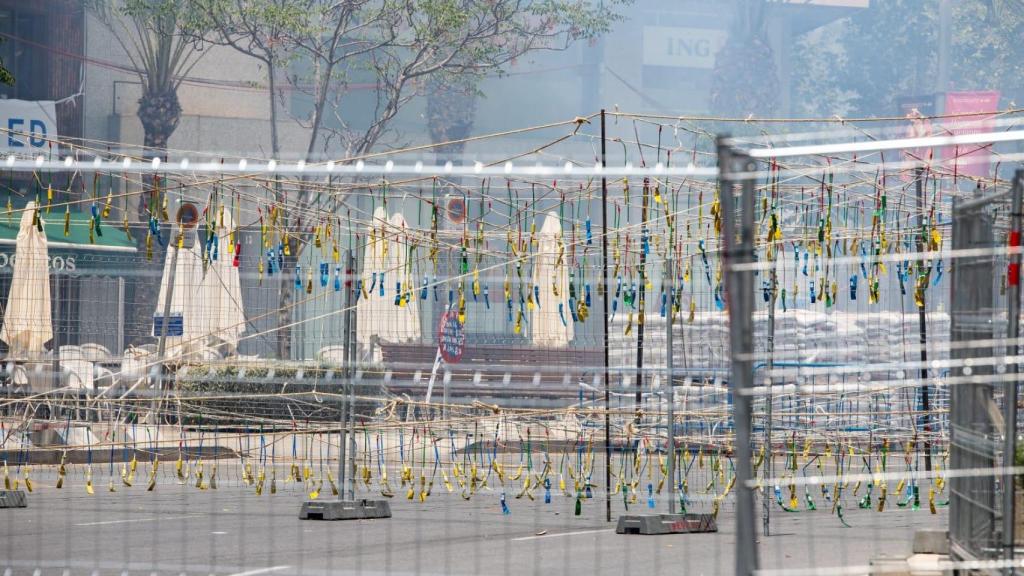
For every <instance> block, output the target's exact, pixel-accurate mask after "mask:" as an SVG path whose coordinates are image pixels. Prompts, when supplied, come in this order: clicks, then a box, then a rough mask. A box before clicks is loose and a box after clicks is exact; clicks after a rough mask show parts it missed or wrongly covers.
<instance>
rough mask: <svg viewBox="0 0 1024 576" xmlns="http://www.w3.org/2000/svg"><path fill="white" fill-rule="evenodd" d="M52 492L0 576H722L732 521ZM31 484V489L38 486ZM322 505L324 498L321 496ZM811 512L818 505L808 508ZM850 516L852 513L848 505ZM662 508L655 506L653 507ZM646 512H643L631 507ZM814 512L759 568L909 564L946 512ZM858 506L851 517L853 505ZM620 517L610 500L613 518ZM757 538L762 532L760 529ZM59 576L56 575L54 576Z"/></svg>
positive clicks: (224, 490) (221, 495)
mask: <svg viewBox="0 0 1024 576" xmlns="http://www.w3.org/2000/svg"><path fill="white" fill-rule="evenodd" d="M69 480H72V481H73V482H69V485H68V486H67V487H65V489H63V490H60V491H58V490H56V489H54V488H53V487H52V486H43V487H40V486H38V485H37V490H36V492H35V493H33V494H31V495H30V496H29V498H30V499H29V508H27V509H22V510H0V569H4V570H5V572H4V574H9V575H10V576H13V575H15V574H33V573H35V571H36V570H37V569H38V570H39V571H40V572H39V576H42V575H43V574H62V573H67V574H92V573H97V574H122V573H125V572H127V573H131V574H146V575H148V574H151V573H157V574H174V575H176V574H181V573H187V574H231V575H235V576H242V575H244V576H257V575H259V574H280V575H286V574H366V575H376V574H509V575H515V576H522V575H525V574H553V573H560V574H617V575H618V574H642V575H645V576H647V575H652V574H726V573H731V571H732V569H733V544H734V540H733V533H734V514H733V510H732V505H731V503H730V502H726V503H725V505H724V506H723V509H722V512H721V514H720V515H719V526H720V529H721V531H720V532H719V533H717V534H691V535H671V536H625V535H617V534H615V533H614V530H613V525H610V524H608V523H606V522H604V521H603V520H604V500H603V499H601V500H597V499H595V500H591V501H587V502H586V503H585V504H584V506H583V513H582V515H581V516H575V515H574V514H573V508H574V500H573V499H572V498H567V497H565V496H554V497H553V501H552V503H551V504H544V503H543V499H542V498H543V497H542V491H540V492H538V495H541V497H540V498H538V500H537V501H536V502H529V501H528V500H525V499H523V500H516V499H514V497H513V496H511V495H509V506H510V508H511V514H510V515H507V516H506V515H503V514H502V513H501V507H500V504H499V497H498V493H497V492H482V493H480V494H479V495H477V496H474V497H473V499H472V500H470V501H465V500H463V499H462V498H461V497H460V496H458V495H457V494H455V495H450V494H447V493H444V490H443V488H442V487H440V486H438V485H435V488H434V493H433V495H432V496H431V497H430V498H429V499H428V500H427V502H426V503H419V502H418V501H415V502H414V501H408V500H406V499H405V498H404V494H399V495H397V496H396V497H395V498H394V499H393V501H392V507H393V512H394V517H393V518H392V519H390V520H375V521H358V522H318V521H300V520H299V519H298V511H299V506H300V503H301V502H302V499H303V498H304V494H303V492H302V491H301V490H300V488H299V486H298V485H294V486H293V487H286V488H283V489H281V490H280V491H279V492H278V493H277V494H276V495H273V496H270V495H267V494H264V495H263V496H256V495H255V494H254V493H253V491H252V489H251V488H247V487H241V486H238V485H231V486H227V485H222V486H221V487H220V488H219V489H218V490H216V491H213V490H207V491H199V490H197V489H195V488H194V487H192V486H180V485H176V484H174V483H167V484H161V485H160V486H158V488H157V490H156V491H155V492H152V493H147V492H145V488H144V485H145V482H144V481H138V482H137V483H136V486H135V487H134V488H123V487H120V486H119V487H118V491H117V492H115V493H110V492H108V491H107V480H106V477H104V476H100V475H99V474H97V482H96V494H95V495H93V496H89V495H87V494H86V493H85V490H84V489H83V487H82V486H83V480H82V478H80V477H77V476H74V475H72V477H70V478H69ZM45 483H47V482H46V479H40V480H38V481H37V484H45ZM324 497H327V495H325V496H324ZM819 504H820V503H819ZM851 504H852V503H851ZM659 505H660V503H659ZM641 508H642V509H643V508H646V507H645V506H643V507H641ZM821 508H822V509H821V510H818V511H813V512H807V511H804V512H799V513H786V512H783V511H782V510H780V509H779V508H777V507H775V508H774V510H773V522H774V533H775V534H777V535H775V536H772V537H769V538H762V539H761V543H760V548H759V550H760V554H761V559H762V567H764V568H770V569H771V568H773V569H778V570H781V571H783V572H785V571H788V570H792V569H795V568H806V567H828V566H852V565H861V566H863V565H866V564H867V562H868V560H869V559H870V558H871V557H873V556H876V555H878V554H883V553H886V554H906V553H909V549H910V541H911V538H912V537H913V531H914V529H916V528H919V527H925V526H927V527H936V526H945V524H946V522H947V513H946V511H945V510H940V512H939V514H938V515H934V516H933V515H931V514H930V513H929V512H928V510H927V506H925V507H924V508H923V509H922V510H918V511H911V510H909V509H906V508H904V509H900V508H896V507H895V506H891V507H890V508H889V509H887V510H886V511H885V512H883V513H878V512H875V511H865V510H856V509H854V510H850V511H848V512H847V516H846V518H847V521H848V522H850V524H851V525H852V526H853V528H845V527H843V526H842V525H841V524H840V523H839V521H838V520H837V519H836V517H835V516H832V515H831V514H830V513H829V508H828V506H827V505H822V506H821ZM854 508H855V507H854ZM621 512H622V507H621V500H620V501H618V502H617V505H616V506H615V507H614V514H615V515H618V514H619V513H621ZM759 528H760V527H759ZM65 571H66V572H65Z"/></svg>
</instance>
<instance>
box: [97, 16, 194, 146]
mask: <svg viewBox="0 0 1024 576" xmlns="http://www.w3.org/2000/svg"><path fill="white" fill-rule="evenodd" d="M85 2H86V7H87V8H88V9H89V10H90V11H91V12H92V13H93V14H94V15H95V16H96V18H97V19H98V20H99V21H100V22H101V23H102V24H103V25H104V26H105V27H106V28H107V29H108V30H109V31H110V32H111V36H112V37H113V38H114V40H115V41H116V42H117V43H118V44H119V45H120V46H121V49H122V50H123V51H124V53H125V55H126V57H127V58H128V61H129V62H130V63H131V65H132V68H134V70H135V74H136V75H137V76H138V77H139V82H140V83H141V85H142V97H141V98H140V99H139V110H138V117H139V121H141V122H142V128H143V130H144V132H145V137H144V142H143V143H144V145H145V146H147V147H149V148H151V149H156V150H162V149H165V148H166V147H167V141H168V140H169V139H170V137H171V135H172V134H173V133H174V130H175V129H176V128H177V127H178V121H179V120H180V119H181V104H180V102H179V101H178V88H179V87H180V86H181V83H182V81H183V80H184V79H185V78H186V77H187V76H188V73H189V72H190V71H191V70H192V68H193V67H194V66H195V65H196V63H198V62H199V59H200V58H201V57H202V55H203V52H202V51H201V50H199V49H198V48H199V47H198V46H197V45H196V43H195V42H194V40H193V38H195V33H196V31H197V30H201V29H202V26H203V24H202V19H201V18H199V17H198V14H197V13H196V12H195V11H192V10H189V9H188V8H189V3H188V1H187V0H114V1H111V0H85Z"/></svg>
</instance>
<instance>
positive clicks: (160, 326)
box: [153, 314, 185, 338]
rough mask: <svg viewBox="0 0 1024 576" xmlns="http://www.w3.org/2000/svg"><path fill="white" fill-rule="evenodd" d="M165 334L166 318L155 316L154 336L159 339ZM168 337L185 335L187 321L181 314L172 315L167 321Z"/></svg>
mask: <svg viewBox="0 0 1024 576" xmlns="http://www.w3.org/2000/svg"><path fill="white" fill-rule="evenodd" d="M163 333H164V317H163V316H153V336H155V337H157V338H159V337H160V336H162V335H163ZM167 335H168V336H184V335H185V319H184V318H183V317H182V315H181V314H171V315H170V316H169V317H168V319H167Z"/></svg>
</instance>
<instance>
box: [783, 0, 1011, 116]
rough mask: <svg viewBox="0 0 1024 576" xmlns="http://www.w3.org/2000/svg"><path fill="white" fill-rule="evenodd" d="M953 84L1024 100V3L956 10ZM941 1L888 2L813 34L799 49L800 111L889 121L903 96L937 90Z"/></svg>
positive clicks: (997, 1) (978, 0)
mask: <svg viewBox="0 0 1024 576" xmlns="http://www.w3.org/2000/svg"><path fill="white" fill-rule="evenodd" d="M953 6H954V7H953V12H952V26H951V29H952V38H951V46H950V58H949V60H950V82H951V88H952V89H955V90H983V89H984V90H987V89H997V90H999V91H1000V92H1002V94H1003V97H1004V98H1005V99H1006V100H1008V101H1014V100H1016V101H1018V102H1020V101H1021V99H1022V98H1024V46H1022V45H1021V43H1020V41H1019V39H1020V38H1021V37H1022V36H1024V2H1021V0H963V1H960V2H956V3H954V5H953ZM938 42H939V1H938V0H925V1H924V2H922V1H920V0H890V1H887V2H872V3H871V6H870V8H868V9H867V10H863V11H859V12H858V13H857V14H855V15H853V16H851V17H848V18H844V19H842V20H840V21H837V22H835V23H833V24H831V25H829V27H828V29H827V31H823V32H822V33H820V34H812V35H808V36H807V37H805V38H804V39H802V40H801V41H800V42H799V43H798V44H797V48H796V50H795V51H794V69H796V70H803V71H805V73H803V74H801V75H800V76H799V77H798V78H797V80H796V83H795V85H794V94H795V98H794V101H795V103H796V107H797V109H799V110H800V111H801V112H802V113H804V114H807V115H810V116H820V117H827V116H831V115H833V114H837V113H838V114H841V115H844V114H852V115H856V116H891V115H893V114H894V113H896V112H897V111H898V107H897V100H898V99H899V98H900V97H902V96H920V95H923V94H930V93H932V92H933V91H935V89H936V86H935V76H936V73H937V70H938V52H939V50H938V47H939V46H938Z"/></svg>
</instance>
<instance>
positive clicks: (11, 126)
mask: <svg viewBox="0 0 1024 576" xmlns="http://www.w3.org/2000/svg"><path fill="white" fill-rule="evenodd" d="M57 137H58V134H57V104H56V102H53V101H50V100H40V101H29V100H2V99H0V152H5V153H9V154H10V153H13V154H32V153H33V152H35V151H42V150H46V149H47V148H48V145H49V143H50V142H51V141H55V140H56V139H57Z"/></svg>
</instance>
